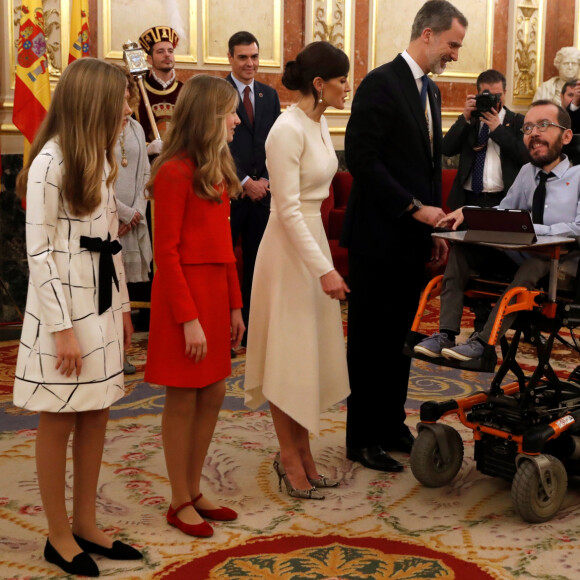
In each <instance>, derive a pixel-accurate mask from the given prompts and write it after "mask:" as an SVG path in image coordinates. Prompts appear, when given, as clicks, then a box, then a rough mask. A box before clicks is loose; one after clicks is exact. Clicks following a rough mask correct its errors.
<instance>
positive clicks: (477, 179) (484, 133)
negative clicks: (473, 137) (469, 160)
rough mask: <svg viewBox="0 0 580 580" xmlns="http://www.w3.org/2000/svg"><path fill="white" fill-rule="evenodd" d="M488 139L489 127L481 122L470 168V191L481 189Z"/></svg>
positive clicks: (475, 191) (480, 190)
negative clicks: (481, 125)
mask: <svg viewBox="0 0 580 580" xmlns="http://www.w3.org/2000/svg"><path fill="white" fill-rule="evenodd" d="M488 139H489V127H488V126H487V125H486V124H485V123H483V127H482V128H481V131H480V132H479V135H478V137H477V150H476V152H475V159H474V160H473V168H472V170H471V191H473V193H481V192H482V191H483V167H484V166H485V155H486V153H487V141H488Z"/></svg>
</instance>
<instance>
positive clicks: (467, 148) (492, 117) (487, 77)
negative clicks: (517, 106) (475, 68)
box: [443, 69, 529, 209]
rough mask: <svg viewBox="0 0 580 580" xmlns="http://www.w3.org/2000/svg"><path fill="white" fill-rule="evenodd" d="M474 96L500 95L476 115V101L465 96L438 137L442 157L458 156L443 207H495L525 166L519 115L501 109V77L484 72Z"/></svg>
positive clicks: (502, 85)
mask: <svg viewBox="0 0 580 580" xmlns="http://www.w3.org/2000/svg"><path fill="white" fill-rule="evenodd" d="M476 85H477V92H478V94H482V93H483V92H484V91H487V92H488V93H489V95H490V96H498V95H499V97H498V98H499V103H498V105H497V107H494V108H492V109H491V110H489V111H485V112H482V113H481V116H477V106H476V96H475V95H467V100H466V101H465V108H464V110H463V113H462V114H461V115H459V117H458V119H457V121H455V123H454V124H453V126H452V127H451V128H450V129H449V131H448V132H447V134H446V135H445V137H444V138H443V155H448V156H452V155H457V154H458V153H459V154H460V157H459V169H458V171H457V176H456V177H455V181H454V182H453V187H452V188H451V192H450V194H449V199H448V201H447V205H448V206H449V207H450V208H451V209H457V208H458V207H462V206H464V205H476V206H479V207H494V206H496V205H498V204H499V202H500V201H501V200H502V199H503V198H504V196H505V194H506V193H507V191H508V189H509V188H510V187H511V185H512V183H513V182H514V179H515V178H516V176H517V174H518V173H519V171H520V169H521V167H522V165H524V163H527V162H528V161H529V155H528V152H527V150H526V147H525V145H524V139H523V137H524V134H523V133H522V131H521V129H522V125H523V123H524V116H523V115H520V114H519V113H513V112H512V111H510V110H509V109H508V108H507V107H505V105H504V102H505V90H506V79H505V76H504V75H503V74H502V73H500V72H499V71H497V70H493V69H490V70H486V71H484V72H482V73H481V74H480V75H479V77H477V82H476Z"/></svg>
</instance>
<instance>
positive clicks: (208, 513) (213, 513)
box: [191, 493, 238, 522]
mask: <svg viewBox="0 0 580 580" xmlns="http://www.w3.org/2000/svg"><path fill="white" fill-rule="evenodd" d="M202 496H203V494H202V493H200V494H199V495H198V496H197V497H195V498H194V499H193V501H192V502H191V504H192V505H193V507H195V505H194V504H195V502H196V501H199V500H200V499H201V497H202ZM195 511H197V513H198V514H199V515H200V516H201V517H202V518H208V519H210V520H215V521H216V522H231V521H233V520H235V519H237V517H238V514H237V513H236V512H235V511H234V510H231V509H230V508H227V507H223V506H220V507H219V508H218V509H215V510H204V509H202V508H198V507H196V508H195Z"/></svg>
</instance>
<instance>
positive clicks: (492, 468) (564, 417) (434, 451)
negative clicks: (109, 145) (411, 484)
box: [404, 236, 580, 522]
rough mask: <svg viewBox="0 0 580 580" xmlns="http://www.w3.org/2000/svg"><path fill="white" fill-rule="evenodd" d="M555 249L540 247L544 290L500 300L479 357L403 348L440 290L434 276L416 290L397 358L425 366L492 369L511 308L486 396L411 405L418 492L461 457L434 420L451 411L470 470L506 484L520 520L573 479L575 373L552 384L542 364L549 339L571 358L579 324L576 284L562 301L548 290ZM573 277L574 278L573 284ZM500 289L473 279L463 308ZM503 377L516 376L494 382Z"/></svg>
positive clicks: (578, 409)
mask: <svg viewBox="0 0 580 580" xmlns="http://www.w3.org/2000/svg"><path fill="white" fill-rule="evenodd" d="M441 237H445V236H441ZM561 249H562V248H561V246H558V245H554V246H551V247H550V248H549V251H550V255H551V269H550V278H549V288H548V290H547V291H544V290H527V289H526V288H523V287H518V288H513V289H511V290H510V291H509V292H508V293H507V294H506V296H505V297H504V298H503V300H502V302H501V304H500V308H499V312H498V315H497V317H496V320H495V324H494V328H493V331H492V334H491V336H490V339H489V343H488V344H487V345H486V347H485V351H484V355H483V358H482V359H478V360H470V361H463V362H462V361H457V360H448V359H444V358H437V359H434V358H430V357H426V356H424V355H421V354H419V353H415V352H414V350H413V347H414V346H415V345H416V344H417V343H419V342H420V341H421V340H423V339H424V338H425V337H426V335H425V334H421V333H420V332H419V327H420V323H421V318H422V316H423V314H424V312H425V307H426V305H427V303H428V302H429V301H430V300H433V299H434V298H436V297H437V296H438V295H439V293H440V292H441V288H442V279H443V276H437V277H435V278H433V280H431V281H430V283H429V284H428V285H427V287H426V288H425V290H424V291H423V294H422V296H421V300H420V303H419V308H418V310H417V314H416V316H415V320H414V322H413V326H412V328H411V331H410V332H409V334H408V336H407V339H406V343H405V349H404V352H405V354H407V355H409V356H412V357H415V358H419V359H422V360H425V361H427V362H430V363H435V364H441V365H445V366H451V367H455V368H460V369H466V370H472V371H484V372H493V371H494V369H495V366H496V364H497V356H496V349H495V346H494V345H495V344H496V341H497V335H498V331H499V328H500V326H501V322H502V320H503V317H504V316H505V315H507V314H509V313H511V312H518V316H517V317H516V321H515V323H514V325H513V326H512V328H513V329H514V331H515V332H514V334H513V337H512V338H511V340H510V341H509V342H508V339H507V338H506V337H505V336H504V337H502V339H501V340H500V341H499V344H500V346H501V352H502V358H503V360H502V363H501V365H500V366H499V368H498V370H497V372H496V373H495V376H494V377H493V379H492V381H491V386H490V388H489V390H487V391H481V392H477V393H475V394H473V395H470V396H467V397H464V398H461V399H457V400H448V401H444V402H437V401H428V402H425V403H423V404H422V405H421V409H420V423H419V424H418V426H417V431H418V435H417V439H416V441H415V443H414V445H413V450H412V452H411V458H410V465H411V470H412V473H413V475H414V476H415V478H416V479H417V480H418V481H419V482H420V483H422V484H423V485H425V486H427V487H441V486H444V485H447V484H448V483H450V482H451V481H452V480H453V478H454V477H455V476H456V475H457V473H458V472H459V469H460V468H461V464H462V461H463V441H462V439H461V436H460V435H459V433H458V432H457V430H455V429H454V428H452V427H451V426H450V425H447V424H445V423H442V422H440V421H441V419H444V418H445V417H448V416H451V415H456V416H457V417H458V419H459V420H460V421H461V423H462V424H463V425H464V426H466V427H468V428H469V429H471V430H472V432H473V438H474V459H475V462H476V467H477V469H478V471H480V472H481V473H484V474H486V475H491V476H497V477H501V478H503V479H505V480H507V481H512V487H511V497H512V504H513V507H514V509H515V511H516V512H517V513H518V514H519V515H520V516H521V517H522V518H523V519H524V520H526V521H528V522H544V521H547V520H549V519H550V518H552V517H553V516H554V514H556V512H557V511H558V510H559V509H560V507H561V505H562V501H563V499H564V496H565V494H566V490H567V486H568V476H569V475H570V476H573V475H580V372H578V370H575V371H573V372H572V373H571V374H570V376H569V377H568V378H567V380H562V379H561V378H559V377H558V376H557V374H556V372H555V371H554V369H553V367H552V365H551V363H550V356H551V352H552V347H553V345H554V342H555V341H560V342H562V343H564V344H566V345H567V346H568V347H569V348H570V349H571V351H573V352H575V353H580V342H579V340H578V339H577V336H576V334H575V329H576V328H577V327H578V326H580V287H579V286H578V284H577V287H576V288H575V289H574V290H573V291H571V292H569V293H568V294H567V295H560V293H558V294H557V293H556V281H557V272H558V260H559V257H560V252H561ZM579 279H580V278H579V276H578V272H577V273H576V277H575V280H576V282H578V280H579ZM506 286H507V284H506V283H505V282H503V283H502V282H497V281H493V280H491V281H490V280H484V279H481V278H480V279H477V278H476V279H475V280H473V285H472V286H470V287H468V289H467V290H466V292H465V296H466V305H469V300H475V299H478V300H480V299H482V298H483V299H489V300H491V301H493V302H495V300H496V299H497V298H498V297H499V296H500V295H501V294H502V293H503V291H504V290H505V287H506ZM510 303H511V304H510ZM564 328H566V329H568V330H569V333H570V338H569V339H568V338H565V337H563V336H562V335H561V330H562V329H564ZM524 332H525V333H526V336H528V337H529V340H530V342H531V343H532V344H533V345H534V346H535V348H536V351H537V360H538V364H537V367H536V368H535V370H534V371H533V372H531V374H529V372H528V374H527V375H526V373H525V372H524V370H523V369H522V367H521V366H520V364H519V363H518V361H517V353H518V345H519V344H520V340H521V338H522V334H523V333H524ZM508 371H511V372H512V373H513V375H514V376H515V379H516V380H515V381H513V382H511V383H508V384H504V382H505V379H506V375H507V373H508Z"/></svg>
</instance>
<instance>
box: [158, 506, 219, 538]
mask: <svg viewBox="0 0 580 580" xmlns="http://www.w3.org/2000/svg"><path fill="white" fill-rule="evenodd" d="M188 505H190V506H193V502H192V501H188V502H185V503H182V504H181V505H180V506H179V507H176V508H175V509H174V508H173V507H171V504H169V510H168V511H167V523H168V524H169V525H170V526H174V527H176V528H177V529H178V530H181V531H182V532H183V533H184V534H187V535H188V536H197V537H198V538H209V537H210V536H213V528H212V527H211V526H210V525H209V524H208V523H207V522H201V524H186V523H185V522H182V521H181V520H180V519H179V518H178V517H177V514H178V513H179V512H180V511H181V510H182V509H183V508H184V507H187V506H188ZM194 509H195V508H194ZM197 512H198V513H199V510H197ZM200 515H201V514H200Z"/></svg>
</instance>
